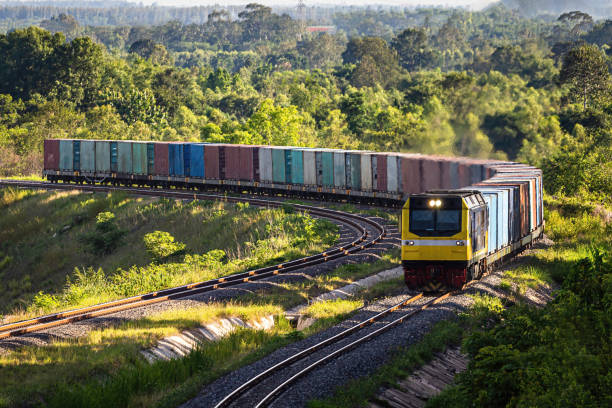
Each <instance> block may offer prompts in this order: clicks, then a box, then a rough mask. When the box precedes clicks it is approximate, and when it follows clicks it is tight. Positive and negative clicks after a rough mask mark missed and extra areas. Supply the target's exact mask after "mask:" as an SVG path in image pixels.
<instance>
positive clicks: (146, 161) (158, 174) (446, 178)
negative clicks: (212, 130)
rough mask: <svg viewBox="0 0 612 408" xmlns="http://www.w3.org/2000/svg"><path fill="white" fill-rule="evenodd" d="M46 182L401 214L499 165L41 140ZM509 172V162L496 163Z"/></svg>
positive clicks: (350, 153)
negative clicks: (323, 203) (407, 203)
mask: <svg viewBox="0 0 612 408" xmlns="http://www.w3.org/2000/svg"><path fill="white" fill-rule="evenodd" d="M44 153H45V155H44V170H43V175H44V176H45V177H46V178H47V179H48V180H49V181H51V182H73V183H75V182H76V183H103V184H113V185H137V186H138V185H139V186H151V187H179V188H195V189H202V190H211V191H236V192H243V191H246V192H250V193H256V194H260V193H262V194H283V195H292V196H297V197H305V198H315V199H325V200H341V201H358V202H363V203H368V204H383V205H388V206H394V207H401V203H402V202H403V199H404V196H405V195H406V194H410V193H419V192H422V191H425V190H428V189H435V188H438V189H440V188H449V189H450V188H455V189H456V188H462V187H466V186H469V185H472V184H474V183H479V182H484V181H486V180H487V179H488V178H490V177H491V176H492V175H493V171H494V166H495V165H497V164H498V163H500V162H497V161H491V160H475V159H469V158H459V157H458V158H442V157H435V156H426V155H421V154H407V153H384V152H369V151H355V150H339V149H323V148H306V147H289V146H254V145H237V144H220V143H190V142H152V141H150V142H143V141H129V140H81V139H48V140H45V143H44ZM502 163H503V164H504V165H507V166H510V167H513V166H514V165H515V164H514V163H507V162H502Z"/></svg>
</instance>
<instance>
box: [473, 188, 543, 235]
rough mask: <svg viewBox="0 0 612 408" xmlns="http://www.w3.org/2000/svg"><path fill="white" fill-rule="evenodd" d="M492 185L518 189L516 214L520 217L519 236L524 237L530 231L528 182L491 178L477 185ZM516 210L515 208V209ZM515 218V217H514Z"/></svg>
mask: <svg viewBox="0 0 612 408" xmlns="http://www.w3.org/2000/svg"><path fill="white" fill-rule="evenodd" d="M491 184H494V185H495V186H518V187H519V207H518V210H519V211H518V213H519V215H520V221H519V225H520V231H521V232H520V236H521V237H524V236H526V235H528V234H529V232H530V231H531V229H530V228H531V227H530V225H531V221H530V208H529V205H530V204H529V201H530V199H529V181H524V180H512V179H508V178H502V177H497V176H496V177H493V178H491V179H489V180H484V181H483V182H482V183H479V184H478V185H487V186H490V185H491ZM515 210H516V208H515ZM515 217H516V215H515Z"/></svg>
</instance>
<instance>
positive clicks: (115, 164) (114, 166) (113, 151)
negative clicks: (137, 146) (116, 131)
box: [110, 142, 119, 173]
mask: <svg viewBox="0 0 612 408" xmlns="http://www.w3.org/2000/svg"><path fill="white" fill-rule="evenodd" d="M110 159H111V172H112V173H117V171H118V170H119V146H118V144H117V142H110Z"/></svg>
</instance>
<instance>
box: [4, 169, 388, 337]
mask: <svg viewBox="0 0 612 408" xmlns="http://www.w3.org/2000/svg"><path fill="white" fill-rule="evenodd" d="M0 185H11V186H19V187H27V188H41V189H70V190H74V189H77V190H84V191H101V192H109V191H125V192H128V193H130V194H139V195H152V196H162V197H172V198H188V199H209V200H224V201H229V202H249V203H252V204H255V205H258V206H267V207H280V206H284V205H291V206H292V207H294V208H296V209H299V210H302V211H305V212H308V213H310V214H313V215H317V216H321V217H325V218H331V219H335V220H337V221H339V222H340V223H343V224H346V225H349V226H350V227H351V228H353V229H354V230H356V231H357V232H358V233H360V234H361V236H360V237H359V238H357V239H355V240H354V241H352V242H350V243H348V244H346V245H343V246H340V247H332V248H331V249H329V250H327V251H325V252H322V253H319V254H315V255H311V256H308V257H304V258H300V259H297V260H293V261H288V262H284V263H280V264H277V265H272V266H267V267H264V268H259V269H255V270H252V271H247V272H242V273H237V274H233V275H229V276H225V277H222V278H217V279H211V280H208V281H203V282H196V283H192V284H188V285H183V286H178V287H174V288H169V289H164V290H159V291H155V292H150V293H146V294H143V295H138V296H132V297H128V298H124V299H118V300H115V301H110V302H106V303H101V304H97V305H93V306H88V307H83V308H78V309H72V310H67V311H63V312H59V313H53V314H49V315H45V316H40V317H36V318H33V319H28V320H22V321H19V322H14V323H9V324H5V325H1V326H0V339H3V338H8V337H14V336H20V335H23V334H26V333H31V332H35V331H39V330H44V329H48V328H51V327H56V326H60V325H64V324H69V323H74V322H77V321H81V320H85V319H90V318H93V317H99V316H104V315H108V314H111V313H116V312H120V311H123V310H127V309H133V308H137V307H142V306H146V305H150V304H153V303H159V302H164V301H167V300H170V299H178V298H182V297H186V296H191V295H195V294H199V293H203V292H209V291H213V290H216V289H221V288H226V287H230V286H234V285H238V284H241V283H244V282H250V281H256V280H260V279H264V278H267V277H270V276H274V275H279V274H284V273H287V272H290V271H294V270H298V269H302V268H304V267H308V266H312V265H317V264H320V263H323V262H327V261H330V260H333V259H337V258H340V257H344V256H347V255H349V254H352V253H355V252H358V251H361V250H364V249H365V248H368V247H370V246H372V245H374V244H375V243H377V242H379V241H380V240H382V239H383V238H384V237H385V236H386V230H385V228H384V226H382V225H380V224H378V223H377V222H375V221H372V220H370V219H368V218H365V217H361V216H359V215H355V214H348V213H343V212H340V211H336V210H330V209H325V208H317V207H311V206H306V205H301V204H288V203H284V202H281V201H269V200H263V199H255V198H243V197H227V196H221V195H215V194H199V193H187V192H181V191H172V190H150V189H141V188H115V187H106V186H92V185H72V184H51V183H44V182H30V181H27V182H22V181H8V182H7V181H4V180H0ZM58 187H59V188H58ZM357 221H359V222H362V223H366V224H368V225H370V226H371V227H373V228H374V229H376V230H378V231H379V234H378V236H376V237H375V238H374V239H370V240H367V238H368V236H369V234H368V231H367V230H366V229H365V228H364V227H363V226H362V225H360V224H359V223H358V222H357ZM366 240H367V242H366Z"/></svg>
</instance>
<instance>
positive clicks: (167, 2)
mask: <svg viewBox="0 0 612 408" xmlns="http://www.w3.org/2000/svg"><path fill="white" fill-rule="evenodd" d="M128 1H130V2H134V3H143V4H146V5H149V4H158V5H163V6H195V5H214V4H219V5H244V4H247V3H251V2H253V1H254V0H191V1H188V0H155V1H152V0H128ZM255 2H256V3H260V4H265V5H268V6H289V7H293V6H295V5H297V3H298V1H297V0H291V1H286V0H257V1H255ZM494 2H495V1H494V0H304V3H305V4H306V6H314V5H317V6H318V5H346V6H350V5H355V6H368V5H370V6H371V5H379V4H385V5H391V6H406V7H410V6H447V7H468V8H470V9H472V10H479V9H481V8H483V7H485V6H487V5H488V4H491V3H494Z"/></svg>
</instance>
